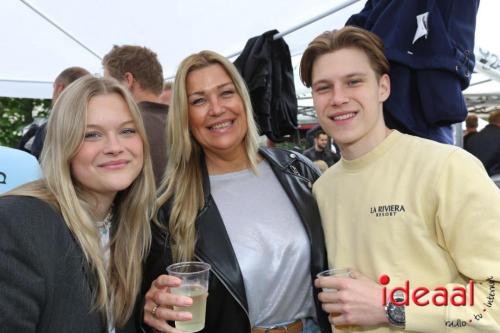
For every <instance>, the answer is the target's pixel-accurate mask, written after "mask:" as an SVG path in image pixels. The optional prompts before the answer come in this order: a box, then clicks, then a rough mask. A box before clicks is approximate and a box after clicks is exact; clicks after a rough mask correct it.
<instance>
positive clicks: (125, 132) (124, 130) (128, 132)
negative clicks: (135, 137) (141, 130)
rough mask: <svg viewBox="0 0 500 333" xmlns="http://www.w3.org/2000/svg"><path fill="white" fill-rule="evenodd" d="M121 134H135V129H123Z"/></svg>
mask: <svg viewBox="0 0 500 333" xmlns="http://www.w3.org/2000/svg"><path fill="white" fill-rule="evenodd" d="M121 133H123V134H126V135H130V134H135V133H137V130H136V129H135V128H125V129H123V130H122V131H121Z"/></svg>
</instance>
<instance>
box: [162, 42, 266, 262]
mask: <svg viewBox="0 0 500 333" xmlns="http://www.w3.org/2000/svg"><path fill="white" fill-rule="evenodd" d="M215 64H216V65H220V66H221V67H222V68H223V69H224V70H225V72H226V73H227V74H228V75H229V77H230V78H231V80H232V82H233V84H234V86H235V89H236V92H237V94H238V95H239V96H240V97H241V99H242V101H243V106H244V108H245V112H246V120H247V125H248V130H247V133H246V135H245V138H244V139H243V140H244V146H245V150H246V155H247V158H248V162H249V167H250V168H251V169H252V170H253V171H255V170H256V165H257V152H258V131H257V125H256V124H255V120H254V116H253V109H252V103H251V101H250V96H249V94H248V90H247V88H246V85H245V82H244V81H243V79H242V78H241V76H240V74H239V73H238V70H237V69H236V67H234V65H233V64H232V63H231V62H229V61H228V60H227V59H226V58H225V57H223V56H221V55H219V54H217V53H215V52H212V51H201V52H199V53H195V54H192V55H190V56H188V57H187V58H185V59H184V60H183V61H182V63H181V64H180V65H179V68H178V70H177V74H176V76H175V82H174V89H173V99H172V105H171V109H170V112H169V113H168V122H167V145H168V149H169V153H168V162H167V169H166V172H165V176H164V179H163V182H162V184H161V186H160V191H159V192H160V195H159V198H158V201H157V206H158V207H160V206H161V205H163V204H165V203H166V202H167V201H170V204H171V206H170V207H171V210H170V217H169V221H168V229H169V234H170V241H171V247H172V255H173V258H174V261H186V260H191V259H193V257H194V249H195V242H196V230H195V221H196V217H197V215H198V212H199V211H200V209H202V208H203V206H204V205H205V195H204V192H203V171H202V167H203V166H204V163H203V162H202V161H201V159H202V158H204V157H203V148H202V147H201V146H200V144H199V143H198V142H197V141H196V140H195V138H194V137H193V136H192V135H191V133H190V126H189V116H188V113H189V103H188V97H187V88H186V79H187V76H188V74H189V73H191V72H193V71H195V70H197V69H201V68H205V67H207V66H211V65H215Z"/></svg>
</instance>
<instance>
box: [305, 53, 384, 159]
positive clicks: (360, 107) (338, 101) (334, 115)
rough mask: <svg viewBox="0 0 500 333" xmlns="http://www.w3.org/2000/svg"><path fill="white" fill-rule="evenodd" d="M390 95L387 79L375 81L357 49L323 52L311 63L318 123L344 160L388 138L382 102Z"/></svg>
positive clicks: (369, 67) (367, 60)
mask: <svg viewBox="0 0 500 333" xmlns="http://www.w3.org/2000/svg"><path fill="white" fill-rule="evenodd" d="M389 93H390V82H389V76H388V75H386V74H384V75H382V76H381V77H380V78H377V75H376V73H375V71H374V70H373V68H372V67H371V65H370V62H369V59H368V57H367V55H366V54H365V53H364V52H363V51H361V50H359V49H356V48H344V49H340V50H338V51H334V52H331V53H326V54H323V55H321V56H320V57H319V58H318V59H317V60H316V61H315V62H314V65H313V68H312V95H313V101H314V106H315V108H316V112H317V114H318V119H319V123H320V124H321V127H322V128H323V129H324V130H325V131H326V132H327V133H328V134H329V135H330V136H332V137H333V139H334V140H335V142H336V143H337V144H338V145H339V146H340V148H341V150H342V151H343V153H346V154H344V155H343V156H344V157H345V158H347V159H352V158H357V157H359V156H361V155H363V154H365V153H367V152H368V151H370V150H371V149H373V148H374V147H375V146H376V145H378V144H379V143H380V142H382V141H383V139H384V138H385V137H386V136H387V134H388V130H387V127H386V125H385V122H384V117H383V108H382V103H383V102H384V101H385V100H386V99H387V98H388V97H389Z"/></svg>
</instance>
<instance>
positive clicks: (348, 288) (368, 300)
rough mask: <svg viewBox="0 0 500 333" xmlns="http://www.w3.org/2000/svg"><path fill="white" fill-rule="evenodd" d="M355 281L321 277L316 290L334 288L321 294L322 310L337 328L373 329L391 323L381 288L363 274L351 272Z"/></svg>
mask: <svg viewBox="0 0 500 333" xmlns="http://www.w3.org/2000/svg"><path fill="white" fill-rule="evenodd" d="M351 276H352V278H348V277H334V276H328V277H321V278H318V279H316V280H315V281H314V285H315V286H316V287H317V288H328V289H335V290H331V291H323V292H321V293H319V295H318V298H319V300H320V301H321V302H322V303H323V305H322V308H323V310H324V311H326V312H328V313H329V316H328V319H329V320H330V323H332V324H333V325H335V326H351V325H358V326H370V325H378V324H384V323H388V320H387V317H386V315H385V310H384V300H383V299H382V287H381V286H380V285H378V284H377V283H375V282H373V281H372V280H370V279H368V278H367V277H365V276H364V275H362V274H361V273H359V272H357V271H355V270H351Z"/></svg>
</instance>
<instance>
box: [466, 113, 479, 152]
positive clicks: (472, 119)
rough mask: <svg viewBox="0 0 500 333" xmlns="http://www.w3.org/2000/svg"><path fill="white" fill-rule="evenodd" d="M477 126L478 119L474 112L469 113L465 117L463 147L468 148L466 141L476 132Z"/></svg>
mask: <svg viewBox="0 0 500 333" xmlns="http://www.w3.org/2000/svg"><path fill="white" fill-rule="evenodd" d="M477 126H478V119H477V116H476V115H474V114H469V115H468V116H467V118H465V133H464V149H465V150H469V149H468V141H469V139H470V138H471V137H472V136H474V135H475V134H477Z"/></svg>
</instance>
